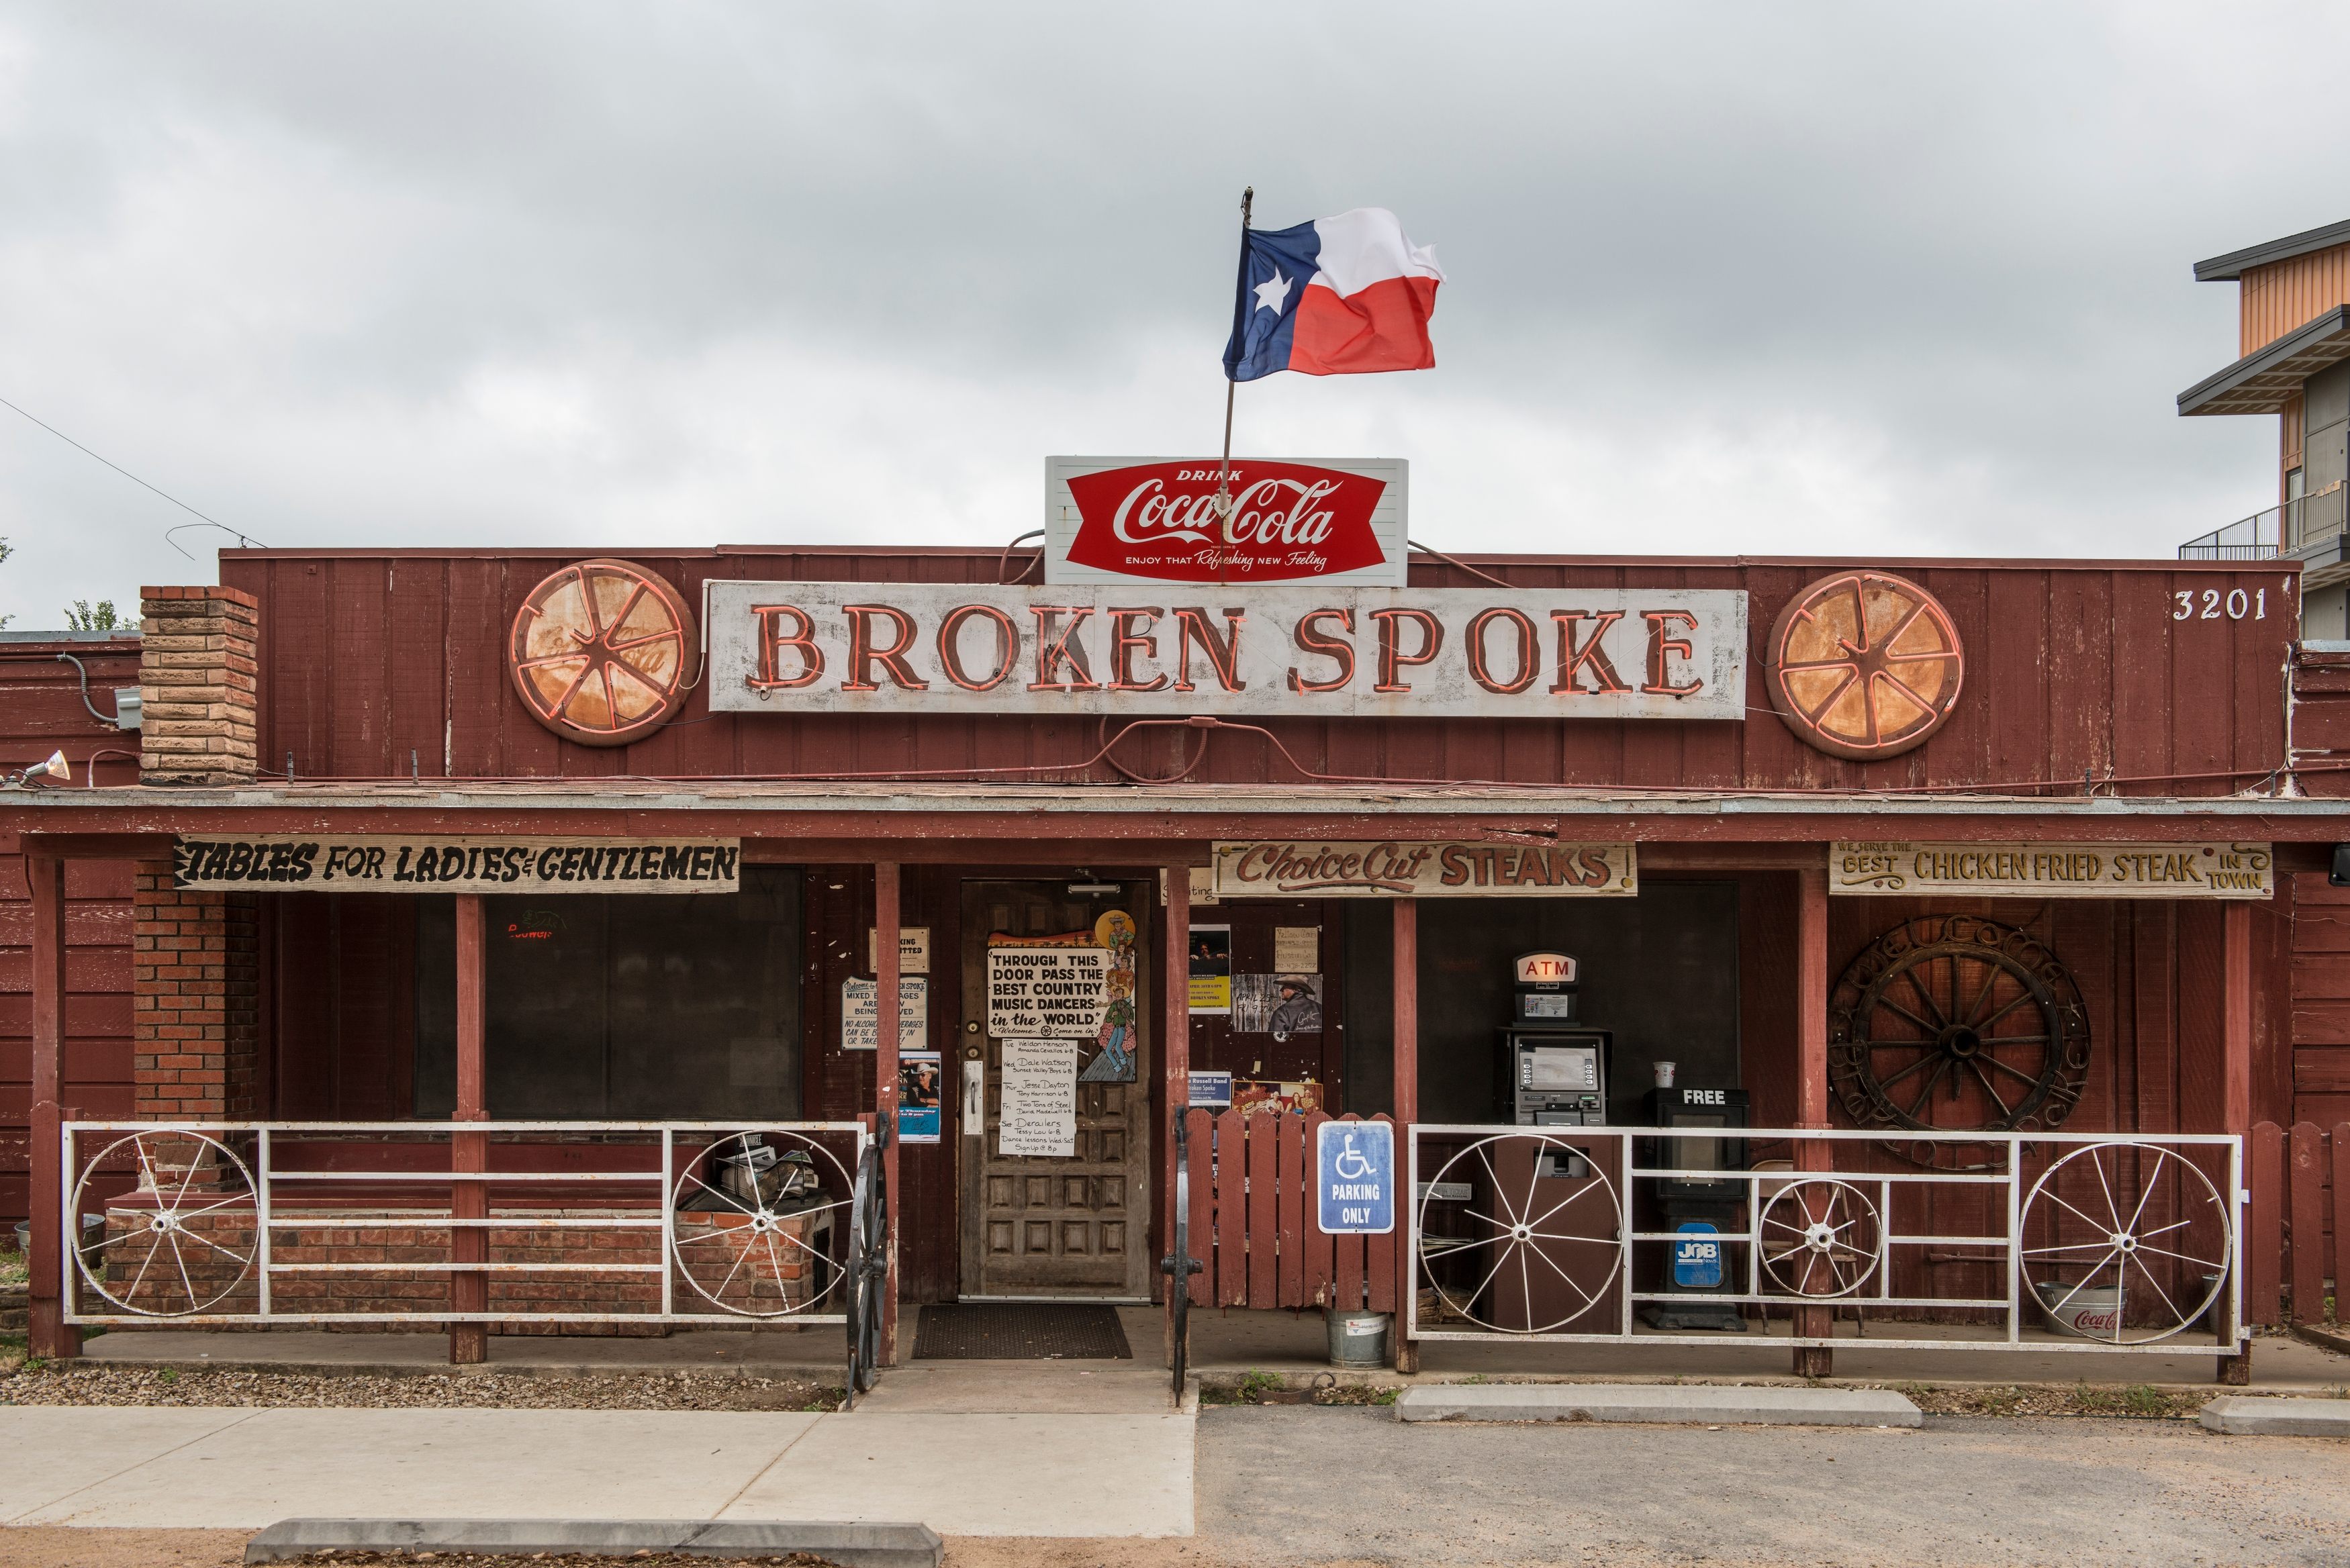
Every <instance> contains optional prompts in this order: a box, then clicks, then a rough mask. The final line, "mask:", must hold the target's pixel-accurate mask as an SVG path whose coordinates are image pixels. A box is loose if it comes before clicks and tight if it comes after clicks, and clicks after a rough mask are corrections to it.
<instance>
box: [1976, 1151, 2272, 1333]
mask: <svg viewBox="0 0 2350 1568" xmlns="http://www.w3.org/2000/svg"><path fill="white" fill-rule="evenodd" d="M2052 1152H2053V1151H2052ZM2191 1152H2194V1151H2189V1150H2187V1149H2181V1148H2176V1147H2160V1146H2157V1145H2151V1144H2142V1143H2129V1142H2124V1141H2119V1140H2116V1141H2114V1142H2110V1143H2088V1144H2083V1145H2081V1146H2079V1147H2074V1148H2072V1149H2069V1150H2066V1151H2064V1152H2062V1153H2061V1154H2056V1155H2055V1157H2054V1158H2051V1159H2050V1160H2049V1161H2048V1163H2047V1166H2046V1168H2044V1169H2043V1170H2042V1171H2041V1172H2040V1174H2039V1176H2038V1178H2037V1179H2034V1180H2033V1183H2032V1185H2031V1188H2030V1189H2029V1190H2028V1191H2027V1192H2026V1193H2025V1195H2024V1198H2023V1200H2022V1213H2021V1223H2020V1226H2019V1230H2020V1232H2021V1239H2022V1247H2021V1249H2020V1252H2019V1259H2020V1266H2021V1272H2022V1293H2023V1297H2024V1303H2025V1306H2026V1309H2027V1310H2030V1309H2031V1307H2032V1306H2033V1303H2038V1307H2039V1310H2040V1312H2041V1314H2042V1315H2043V1317H2044V1319H2046V1320H2047V1321H2049V1322H2051V1323H2052V1324H2054V1326H2055V1327H2056V1328H2057V1330H2058V1332H2060V1333H2068V1334H2076V1335H2079V1336H2081V1337H2083V1338H2088V1339H2094V1340H2097V1341H2100V1342H2103V1343H2105V1344H2108V1345H2147V1344H2152V1343H2154V1342H2156V1341H2158V1340H2165V1339H2168V1338H2171V1337H2172V1336H2174V1335H2176V1334H2183V1333H2186V1332H2188V1331H2189V1330H2190V1329H2195V1328H2199V1327H2201V1326H2203V1324H2205V1322H2206V1319H2207V1317H2208V1316H2209V1314H2210V1312H2211V1308H2212V1305H2213V1303H2215V1302H2217V1301H2218V1300H2219V1298H2220V1293H2221V1291H2222V1290H2223V1289H2224V1287H2225V1282H2226V1278H2227V1273H2228V1269H2229V1266H2230V1260H2231V1259H2232V1258H2233V1256H2234V1253H2235V1228H2234V1225H2233V1223H2232V1220H2231V1211H2230V1207H2229V1205H2228V1203H2227V1202H2226V1201H2225V1200H2224V1199H2222V1197H2221V1196H2220V1191H2221V1185H2222V1184H2223V1183H2224V1182H2225V1181H2226V1180H2227V1176H2226V1168H2225V1165H2224V1163H2221V1162H2220V1161H2218V1160H2217V1159H2215V1158H2213V1157H2211V1156H2210V1155H2209V1154H2208V1153H2207V1154H2206V1156H2205V1159H2204V1160H2198V1159H2196V1158H2190V1153H2191ZM2206 1162H2210V1163H2212V1164H2214V1165H2215V1166H2216V1168H2218V1170H2219V1172H2220V1177H2219V1179H2218V1180H2216V1181H2215V1180H2214V1179H2213V1176H2212V1173H2211V1172H2210V1171H2207V1170H2206V1169H2204V1168H2203V1165H2204V1164H2205V1163H2206Z"/></svg>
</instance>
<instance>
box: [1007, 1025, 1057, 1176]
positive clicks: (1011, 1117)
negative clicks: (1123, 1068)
mask: <svg viewBox="0 0 2350 1568" xmlns="http://www.w3.org/2000/svg"><path fill="white" fill-rule="evenodd" d="M995 1152H996V1153H998V1154H1008V1155H1034V1156H1041V1157H1044V1158H1052V1159H1068V1158H1074V1157H1075V1156H1076V1152H1077V1043H1076V1041H1074V1040H1006V1041H1005V1042H1004V1043H1003V1102H1002V1105H1001V1107H1000V1108H999V1110H998V1113H997V1116H996V1123H995Z"/></svg>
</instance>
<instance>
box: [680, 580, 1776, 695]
mask: <svg viewBox="0 0 2350 1568" xmlns="http://www.w3.org/2000/svg"><path fill="white" fill-rule="evenodd" d="M705 592H706V595H707V603H708V605H709V607H710V613H709V628H708V629H709V638H710V666H709V669H710V675H709V680H710V706H711V708H712V710H713V711H719V712H737V713H760V712H774V713H792V712H819V713H872V712H889V713H907V712H928V713H1032V714H1087V715H1091V714H1128V713H1184V714H1194V713H1198V714H1233V715H1264V716H1270V715H1283V716H1287V717H1293V718H1311V717H1316V716H1320V717H1326V718H1346V717H1363V718H1423V717H1424V718H1465V717H1472V716H1473V717H1480V718H1494V719H1742V718H1744V717H1745V713H1746V608H1747V607H1746V595H1745V594H1744V593H1742V592H1738V591H1734V590H1730V589H1711V588H1709V589H1696V588H1537V589H1506V590H1505V589H1500V588H1492V589H1486V588H1392V589H1390V588H1361V587H1327V586H1318V585H1317V586H1315V587H1270V588H1268V587H1234V586H1232V585H1228V584H1212V583H1211V584H1197V585H1181V584H1170V583H1119V584H1107V585H1105V584H1072V585H1068V586H1066V587H998V586H995V585H993V584H960V583H766V582H712V583H710V584H708V585H706V587H705Z"/></svg>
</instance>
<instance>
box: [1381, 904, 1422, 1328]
mask: <svg viewBox="0 0 2350 1568" xmlns="http://www.w3.org/2000/svg"><path fill="white" fill-rule="evenodd" d="M1390 961H1391V963H1392V964H1393V966H1394V971H1395V972H1394V975H1393V981H1394V986H1395V1029H1394V1035H1395V1048H1394V1052H1393V1055H1394V1066H1393V1072H1394V1075H1395V1084H1394V1089H1395V1126H1396V1133H1395V1136H1396V1183H1397V1192H1396V1203H1397V1205H1398V1207H1399V1210H1402V1211H1401V1212H1399V1213H1398V1214H1397V1216H1396V1230H1397V1232H1398V1233H1397V1236H1396V1318H1395V1329H1394V1332H1393V1333H1391V1334H1388V1342H1389V1343H1390V1344H1392V1345H1394V1346H1395V1369H1396V1370H1397V1371H1398V1372H1399V1373H1413V1372H1417V1371H1419V1345H1414V1344H1413V1343H1412V1342H1411V1341H1409V1340H1408V1339H1406V1338H1405V1337H1404V1334H1403V1324H1404V1318H1405V1315H1406V1314H1409V1312H1410V1310H1411V1293H1412V1292H1413V1291H1414V1290H1416V1289H1418V1288H1419V1271H1418V1270H1417V1269H1416V1268H1415V1267H1414V1266H1413V1262H1412V1256H1411V1225H1410V1215H1411V1213H1412V1212H1415V1211H1416V1210H1412V1209H1409V1208H1406V1207H1405V1206H1407V1205H1414V1204H1417V1202H1418V1201H1419V1194H1417V1193H1415V1192H1412V1191H1410V1190H1409V1175H1408V1173H1409V1170H1410V1168H1411V1160H1410V1158H1409V1148H1410V1144H1411V1133H1410V1128H1411V1124H1412V1123H1414V1122H1416V1121H1418V1120H1419V904H1418V903H1416V902H1414V901H1413V900H1412V899H1409V898H1398V899H1397V900H1396V901H1395V950H1394V953H1393V955H1392V957H1391V960H1390Z"/></svg>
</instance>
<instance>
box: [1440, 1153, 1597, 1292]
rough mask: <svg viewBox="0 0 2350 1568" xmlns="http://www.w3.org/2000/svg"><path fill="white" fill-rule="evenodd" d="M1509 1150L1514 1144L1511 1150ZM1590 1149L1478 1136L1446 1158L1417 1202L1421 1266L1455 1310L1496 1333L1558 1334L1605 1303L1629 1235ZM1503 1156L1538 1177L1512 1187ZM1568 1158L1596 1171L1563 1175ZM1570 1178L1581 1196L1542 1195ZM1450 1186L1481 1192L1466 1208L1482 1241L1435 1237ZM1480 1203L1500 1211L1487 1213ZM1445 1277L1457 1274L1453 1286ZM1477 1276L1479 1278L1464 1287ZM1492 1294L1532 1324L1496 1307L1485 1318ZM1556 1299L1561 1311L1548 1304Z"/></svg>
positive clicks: (1518, 1181) (1517, 1181)
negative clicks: (1433, 1206) (1432, 1219)
mask: <svg viewBox="0 0 2350 1568" xmlns="http://www.w3.org/2000/svg"><path fill="white" fill-rule="evenodd" d="M1503 1144H1508V1145H1511V1146H1513V1147H1511V1148H1510V1149H1509V1150H1508V1151H1507V1153H1506V1154H1504V1153H1503V1151H1502V1149H1501V1148H1500V1147H1499V1146H1501V1145H1503ZM1591 1152H1592V1151H1588V1150H1586V1149H1583V1148H1579V1147H1576V1146H1575V1145H1574V1144H1571V1143H1568V1142H1566V1141H1565V1140H1564V1139H1562V1138H1558V1137H1552V1136H1550V1135H1548V1134H1545V1133H1531V1132H1530V1133H1503V1134H1500V1135H1498V1136H1496V1137H1483V1138H1479V1139H1478V1140H1477V1141H1476V1142H1474V1143H1472V1144H1470V1145H1469V1146H1468V1147H1465V1148H1462V1149H1461V1150H1460V1151H1459V1152H1458V1153H1456V1154H1454V1155H1453V1156H1452V1158H1450V1159H1448V1160H1446V1161H1445V1162H1444V1166H1443V1168H1442V1169H1440V1170H1439V1171H1438V1172H1437V1173H1436V1179H1434V1180H1433V1181H1431V1182H1430V1183H1429V1185H1428V1196H1426V1197H1423V1198H1421V1199H1420V1200H1419V1235H1420V1260H1419V1262H1420V1268H1421V1270H1422V1271H1423V1272H1425V1274H1426V1275H1427V1278H1428V1282H1429V1285H1430V1288H1431V1289H1432V1290H1434V1291H1435V1292H1436V1294H1437V1296H1438V1298H1439V1299H1440V1301H1442V1303H1444V1306H1445V1309H1446V1310H1447V1311H1448V1312H1450V1313H1451V1314H1454V1315H1455V1316H1457V1317H1459V1318H1461V1319H1462V1320H1463V1321H1466V1322H1468V1323H1471V1324H1476V1325H1477V1326H1478V1327H1480V1328H1483V1329H1490V1330H1492V1332H1493V1333H1495V1334H1555V1333H1556V1332H1558V1331H1559V1330H1560V1329H1562V1328H1564V1327H1565V1325H1566V1324H1571V1323H1573V1322H1575V1320H1576V1319H1577V1318H1580V1317H1582V1316H1584V1315H1585V1314H1587V1313H1589V1312H1590V1311H1591V1310H1592V1309H1593V1308H1595V1307H1596V1306H1597V1305H1598V1304H1599V1303H1600V1302H1601V1301H1602V1299H1604V1298H1605V1297H1606V1296H1607V1293H1608V1291H1609V1289H1610V1288H1611V1287H1613V1286H1614V1284H1615V1283H1616V1282H1617V1275H1618V1274H1619V1273H1620V1272H1622V1270H1623V1267H1624V1238H1623V1234H1622V1230H1621V1226H1620V1220H1621V1203H1620V1200H1619V1199H1618V1198H1617V1190H1616V1184H1615V1182H1613V1181H1612V1180H1610V1179H1608V1176H1607V1172H1606V1171H1605V1170H1602V1169H1601V1168H1599V1167H1598V1166H1597V1165H1596V1164H1593V1163H1591V1162H1590V1153H1591ZM1497 1157H1498V1158H1500V1162H1501V1164H1503V1165H1509V1164H1514V1162H1515V1161H1516V1160H1518V1159H1520V1158H1524V1159H1525V1160H1526V1161H1527V1164H1528V1168H1529V1172H1530V1173H1529V1174H1528V1175H1526V1176H1523V1177H1520V1176H1518V1175H1517V1174H1516V1173H1515V1172H1513V1173H1512V1179H1511V1180H1510V1181H1509V1182H1508V1183H1507V1184H1504V1183H1503V1179H1502V1177H1501V1174H1500V1169H1499V1167H1498V1166H1497V1165H1496V1163H1495V1162H1496V1158H1497ZM1567 1159H1574V1160H1577V1161H1581V1162H1583V1163H1584V1165H1585V1168H1586V1171H1587V1173H1588V1174H1586V1175H1584V1176H1579V1177H1562V1176H1560V1175H1558V1174H1557V1171H1558V1168H1559V1164H1560V1163H1561V1162H1562V1161H1565V1160H1567ZM1481 1176H1482V1182H1480V1180H1479V1178H1480V1177H1481ZM1562 1180H1564V1181H1572V1182H1573V1183H1574V1184H1575V1190H1574V1191H1572V1192H1570V1193H1567V1194H1566V1195H1565V1197H1555V1196H1553V1195H1552V1194H1550V1193H1547V1192H1544V1190H1543V1189H1544V1184H1545V1183H1554V1184H1555V1183H1556V1182H1559V1181H1562ZM1447 1182H1454V1183H1460V1182H1466V1183H1468V1184H1470V1185H1471V1187H1472V1189H1474V1188H1478V1187H1482V1191H1481V1192H1479V1193H1478V1195H1477V1197H1476V1198H1472V1199H1471V1200H1470V1205H1469V1207H1468V1208H1467V1209H1466V1210H1464V1212H1465V1213H1466V1214H1467V1216H1468V1217H1469V1218H1470V1219H1471V1220H1475V1221H1477V1222H1478V1224H1480V1225H1482V1226H1483V1227H1484V1228H1485V1232H1486V1233H1485V1234H1484V1235H1483V1236H1482V1237H1460V1238H1456V1237H1439V1236H1436V1235H1433V1234H1432V1233H1431V1232H1430V1228H1429V1223H1428V1221H1429V1205H1430V1203H1431V1202H1433V1201H1434V1198H1435V1193H1436V1192H1437V1190H1438V1189H1440V1187H1442V1186H1443V1185H1444V1184H1445V1183H1447ZM1480 1199H1482V1201H1483V1202H1484V1203H1485V1204H1486V1205H1489V1206H1490V1207H1491V1209H1492V1210H1494V1212H1490V1213H1489V1212H1487V1211H1485V1210H1484V1209H1482V1208H1480V1207H1479V1201H1480ZM1440 1264H1442V1265H1444V1266H1443V1267H1442V1268H1441V1269H1440V1268H1439V1267H1438V1265H1440ZM1447 1274H1451V1275H1454V1276H1455V1277H1454V1278H1452V1279H1451V1281H1449V1282H1448V1281H1447V1279H1446V1278H1445V1277H1444V1276H1445V1275H1447ZM1471 1279H1473V1280H1474V1281H1475V1283H1474V1284H1468V1285H1464V1284H1463V1281H1466V1280H1471ZM1489 1290H1492V1291H1493V1292H1495V1293H1496V1297H1497V1299H1499V1298H1508V1299H1510V1300H1511V1301H1512V1302H1513V1304H1514V1305H1516V1306H1517V1307H1519V1308H1520V1309H1521V1311H1522V1314H1523V1318H1524V1322H1523V1323H1517V1322H1503V1321H1499V1318H1500V1316H1501V1314H1496V1313H1495V1312H1494V1310H1493V1308H1492V1307H1491V1306H1488V1308H1487V1309H1486V1315H1484V1316H1482V1317H1481V1316H1479V1315H1478V1313H1477V1303H1479V1301H1481V1300H1482V1299H1484V1298H1485V1296H1486V1293H1487V1292H1488V1291H1489ZM1513 1292H1514V1295H1513V1294H1512V1293H1513ZM1549 1301H1555V1302H1556V1303H1558V1305H1557V1306H1556V1307H1549V1306H1546V1305H1545V1304H1544V1303H1546V1302H1549ZM1561 1313H1563V1314H1564V1315H1557V1314H1561ZM1508 1315H1509V1316H1510V1317H1513V1318H1514V1317H1517V1316H1519V1315H1521V1314H1520V1313H1512V1314H1508ZM1537 1320H1541V1321H1537Z"/></svg>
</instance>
